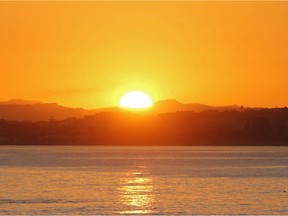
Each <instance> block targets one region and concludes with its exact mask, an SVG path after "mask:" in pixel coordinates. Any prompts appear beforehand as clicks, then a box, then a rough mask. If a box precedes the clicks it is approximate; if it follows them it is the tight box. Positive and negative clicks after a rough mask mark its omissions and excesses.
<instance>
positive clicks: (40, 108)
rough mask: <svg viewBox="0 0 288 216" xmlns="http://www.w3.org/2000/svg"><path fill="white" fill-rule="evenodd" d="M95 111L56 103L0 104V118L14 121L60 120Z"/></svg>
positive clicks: (82, 115)
mask: <svg viewBox="0 0 288 216" xmlns="http://www.w3.org/2000/svg"><path fill="white" fill-rule="evenodd" d="M95 113H96V112H95V111H94V110H85V109H82V108H69V107H64V106H60V105H58V104H56V103H46V104H45V103H42V104H41V103H39V104H0V119H6V120H15V121H25V120H31V121H41V120H46V121H47V120H52V119H55V120H62V119H66V118H72V117H74V118H82V117H84V116H86V115H93V114H95Z"/></svg>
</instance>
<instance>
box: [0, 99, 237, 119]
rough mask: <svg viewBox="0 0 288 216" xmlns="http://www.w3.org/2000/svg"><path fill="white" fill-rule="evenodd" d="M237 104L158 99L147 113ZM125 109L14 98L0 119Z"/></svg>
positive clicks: (74, 115) (5, 104) (73, 115)
mask: <svg viewBox="0 0 288 216" xmlns="http://www.w3.org/2000/svg"><path fill="white" fill-rule="evenodd" d="M239 108H240V107H239V106H237V105H230V106H209V105H205V104H199V103H191V104H184V103H180V102H178V101H177V100H174V99H167V100H159V101H156V102H155V103H154V104H153V106H152V107H151V108H149V109H148V110H145V113H146V114H157V113H168V112H179V111H193V112H202V111H205V110H218V111H224V110H237V109H239ZM123 110H124V111H125V110H126V109H121V108H120V107H104V108H98V109H84V108H71V107H66V106H62V105H59V104H57V103H43V102H40V101H29V100H22V99H13V100H9V101H6V102H5V101H4V102H0V119H5V120H13V121H26V120H28V121H48V120H52V119H55V120H63V119H67V118H83V117H85V116H88V115H94V114H96V113H100V112H119V111H123Z"/></svg>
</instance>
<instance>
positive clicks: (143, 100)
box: [120, 91, 152, 108]
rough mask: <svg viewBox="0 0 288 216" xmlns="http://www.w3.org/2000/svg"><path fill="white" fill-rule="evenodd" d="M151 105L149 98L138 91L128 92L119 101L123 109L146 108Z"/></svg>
mask: <svg viewBox="0 0 288 216" xmlns="http://www.w3.org/2000/svg"><path fill="white" fill-rule="evenodd" d="M151 105H152V100H151V98H150V97H149V96H148V95H147V94H145V93H143V92H140V91H132V92H128V93H127V94H125V95H124V96H123V97H122V98H121V100H120V107H123V108H147V107H150V106H151Z"/></svg>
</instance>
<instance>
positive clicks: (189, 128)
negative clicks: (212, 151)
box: [0, 108, 288, 145]
mask: <svg viewBox="0 0 288 216" xmlns="http://www.w3.org/2000/svg"><path fill="white" fill-rule="evenodd" d="M0 144H2V145H288V109H287V108H275V109H258V110H255V109H250V110H249V109H246V110H242V111H222V112H221V111H216V110H207V111H203V112H200V113H196V112H191V111H187V112H186V111H183V112H175V113H165V114H157V115H145V114H141V113H133V112H124V111H123V112H103V113H98V114H95V115H92V116H86V117H84V118H69V119H66V120H61V121H57V120H54V119H53V117H51V119H50V121H37V122H32V121H7V120H4V119H2V120H0Z"/></svg>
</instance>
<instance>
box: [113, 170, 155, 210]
mask: <svg viewBox="0 0 288 216" xmlns="http://www.w3.org/2000/svg"><path fill="white" fill-rule="evenodd" d="M135 168H136V169H133V170H129V171H127V172H125V173H124V177H123V178H121V179H120V186H119V187H118V191H119V198H120V200H121V202H122V204H123V205H125V206H127V209H128V210H125V211H119V214H149V213H151V209H152V204H153V201H154V195H153V194H154V193H153V178H152V177H150V176H149V172H148V169H147V167H146V166H143V165H141V166H138V167H135Z"/></svg>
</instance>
